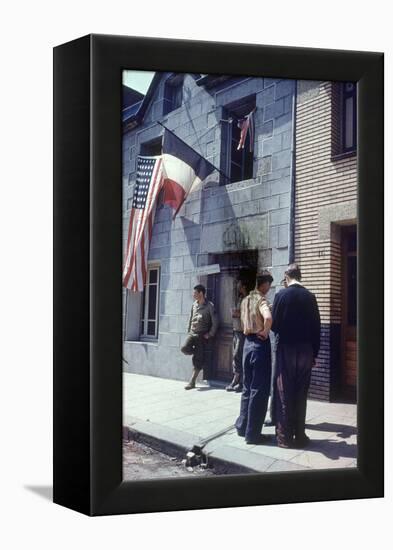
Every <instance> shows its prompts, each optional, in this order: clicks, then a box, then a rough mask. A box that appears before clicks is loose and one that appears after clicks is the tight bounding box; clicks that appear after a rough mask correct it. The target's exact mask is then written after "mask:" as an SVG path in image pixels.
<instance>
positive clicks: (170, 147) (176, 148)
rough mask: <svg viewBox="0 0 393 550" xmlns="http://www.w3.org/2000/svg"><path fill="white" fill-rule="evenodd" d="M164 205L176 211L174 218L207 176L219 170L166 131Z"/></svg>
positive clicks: (163, 162) (163, 148) (164, 143)
mask: <svg viewBox="0 0 393 550" xmlns="http://www.w3.org/2000/svg"><path fill="white" fill-rule="evenodd" d="M162 167H163V175H164V198H163V202H164V204H168V205H170V206H171V207H172V208H173V209H174V211H175V212H174V214H173V218H175V216H176V214H177V213H178V211H179V210H180V207H181V205H182V204H183V202H184V201H185V200H186V198H187V196H188V195H189V193H191V192H193V191H197V190H198V189H199V188H200V187H201V184H202V182H203V180H204V179H205V178H207V176H209V175H210V174H211V173H212V172H213V171H214V170H217V168H216V167H215V166H213V164H211V163H210V162H209V161H207V160H205V159H204V158H203V157H202V156H201V155H200V154H199V153H197V152H196V151H195V150H194V149H193V148H192V147H190V146H189V145H187V143H185V142H184V141H183V140H181V139H180V138H178V137H177V136H176V135H175V134H173V133H172V132H170V131H169V130H167V129H165V133H164V142H163V146H162Z"/></svg>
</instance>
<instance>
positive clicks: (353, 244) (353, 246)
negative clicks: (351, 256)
mask: <svg viewBox="0 0 393 550" xmlns="http://www.w3.org/2000/svg"><path fill="white" fill-rule="evenodd" d="M356 250H357V232H353V233H350V234H349V235H348V252H356Z"/></svg>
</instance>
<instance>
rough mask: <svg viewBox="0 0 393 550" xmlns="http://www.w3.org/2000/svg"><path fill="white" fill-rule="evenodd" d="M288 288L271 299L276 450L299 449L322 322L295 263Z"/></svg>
mask: <svg viewBox="0 0 393 550" xmlns="http://www.w3.org/2000/svg"><path fill="white" fill-rule="evenodd" d="M285 279H286V283H287V285H288V286H287V288H284V289H283V290H281V291H280V292H278V294H277V295H276V296H275V298H274V303H273V312H272V317H273V325H272V330H273V331H274V332H275V333H276V335H278V345H277V356H276V373H275V390H276V391H275V422H276V437H277V444H278V446H279V447H284V448H288V447H292V446H294V447H297V448H301V447H304V446H306V445H307V443H308V442H309V438H308V437H307V435H306V433H305V422H306V407H307V392H308V388H309V385H310V378H311V369H312V367H313V365H314V364H315V359H316V357H317V355H318V351H319V345H320V330H321V322H320V316H319V310H318V304H317V301H316V298H315V296H314V294H312V293H311V292H310V291H309V290H307V289H306V288H304V286H302V284H301V283H300V280H301V273H300V269H299V267H298V265H297V264H290V265H289V266H288V269H287V271H286V272H285Z"/></svg>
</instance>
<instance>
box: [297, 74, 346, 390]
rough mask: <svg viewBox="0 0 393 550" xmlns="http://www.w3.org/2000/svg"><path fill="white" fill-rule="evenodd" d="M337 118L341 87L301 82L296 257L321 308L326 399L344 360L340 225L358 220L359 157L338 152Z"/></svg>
mask: <svg viewBox="0 0 393 550" xmlns="http://www.w3.org/2000/svg"><path fill="white" fill-rule="evenodd" d="M338 117H339V91H338V85H336V84H334V83H332V82H311V81H298V93H297V105H296V187H295V259H296V261H297V262H298V263H299V265H300V267H301V270H302V275H303V282H304V284H305V286H306V287H307V288H309V289H310V290H311V291H312V292H314V293H315V295H316V297H317V300H318V304H319V308H320V312H321V321H322V331H321V350H320V353H319V357H318V362H317V368H316V369H314V370H313V375H312V381H311V388H310V394H309V395H310V397H314V398H317V399H323V400H328V399H331V397H332V393H333V390H334V387H335V384H336V380H335V378H336V377H337V371H338V369H339V368H340V360H341V359H340V348H341V343H340V337H341V318H342V311H341V307H342V282H341V253H342V252H341V228H342V227H343V226H344V225H347V224H350V223H351V224H353V223H356V197H357V169H356V156H355V155H353V154H352V155H350V156H341V157H339V156H337V155H336V154H335V153H336V150H337V141H338V139H339V138H338V124H337V122H338Z"/></svg>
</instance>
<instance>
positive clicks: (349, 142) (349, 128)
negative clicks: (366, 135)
mask: <svg viewBox="0 0 393 550" xmlns="http://www.w3.org/2000/svg"><path fill="white" fill-rule="evenodd" d="M353 105H354V98H353V97H348V98H347V100H346V101H345V142H344V146H345V148H346V149H351V148H352V147H353V146H354V143H353V122H354V121H353V118H354V109H353Z"/></svg>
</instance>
